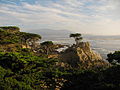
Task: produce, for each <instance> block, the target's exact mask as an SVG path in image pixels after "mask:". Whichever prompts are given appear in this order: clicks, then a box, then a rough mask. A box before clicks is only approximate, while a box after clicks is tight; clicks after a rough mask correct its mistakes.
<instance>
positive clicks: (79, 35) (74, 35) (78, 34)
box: [70, 33, 83, 45]
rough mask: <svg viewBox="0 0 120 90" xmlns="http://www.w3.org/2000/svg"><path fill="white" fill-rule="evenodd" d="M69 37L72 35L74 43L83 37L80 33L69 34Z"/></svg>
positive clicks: (77, 42)
mask: <svg viewBox="0 0 120 90" xmlns="http://www.w3.org/2000/svg"><path fill="white" fill-rule="evenodd" d="M70 37H73V38H74V39H75V42H76V45H78V44H79V43H80V42H81V40H82V39H83V37H82V36H81V34H80V33H75V34H70Z"/></svg>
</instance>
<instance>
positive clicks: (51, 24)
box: [0, 0, 120, 35]
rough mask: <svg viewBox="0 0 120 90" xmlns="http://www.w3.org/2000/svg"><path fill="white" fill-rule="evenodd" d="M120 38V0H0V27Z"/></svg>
mask: <svg viewBox="0 0 120 90" xmlns="http://www.w3.org/2000/svg"><path fill="white" fill-rule="evenodd" d="M3 25H17V26H19V27H21V28H22V29H23V30H25V31H26V30H29V29H33V30H34V29H38V30H39V29H53V30H71V31H74V32H80V33H88V34H100V35H120V0H0V26H3Z"/></svg>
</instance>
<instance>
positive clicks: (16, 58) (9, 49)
mask: <svg viewBox="0 0 120 90" xmlns="http://www.w3.org/2000/svg"><path fill="white" fill-rule="evenodd" d="M12 30H13V31H12ZM15 30H16V31H15ZM13 32H14V33H13ZM70 37H74V38H75V41H76V40H77V41H76V44H78V43H79V42H81V40H82V37H81V34H71V35H70ZM41 38H42V37H41V36H40V35H38V34H32V33H26V32H20V30H19V28H18V27H13V26H12V27H11V26H10V27H4V28H3V27H0V90H74V89H75V90H103V89H106V90H107V89H108V90H119V89H120V77H119V75H120V65H119V64H113V63H111V62H112V61H113V60H116V61H118V63H119V60H120V52H119V51H116V52H114V53H110V54H108V59H107V60H108V61H109V62H110V63H109V65H107V64H104V63H103V61H102V60H100V59H101V58H100V57H99V56H98V55H97V54H95V53H93V52H92V51H91V50H90V46H89V44H88V43H84V42H81V46H79V47H76V48H75V47H74V46H71V47H68V49H67V50H66V51H65V52H57V51H56V49H58V48H60V47H63V46H62V45H56V44H54V43H53V42H52V41H45V42H42V43H40V40H41ZM83 46H84V47H83ZM80 52H82V53H80ZM68 53H71V54H68ZM63 54H64V55H65V56H67V57H70V58H71V59H68V60H69V61H64V60H63V59H62V60H61V59H60V58H59V55H61V56H62V55H63ZM67 54H68V55H67ZM50 55H53V56H54V55H58V58H56V57H50V58H48V57H49V56H50ZM73 56H74V57H73ZM83 57H84V58H83ZM79 58H80V59H79ZM96 59H98V60H96ZM78 62H79V63H78ZM98 62H99V65H100V64H101V65H102V67H94V66H96V65H97V66H98V64H97V63H98ZM86 63H87V64H86ZM88 65H89V66H90V67H87V68H86V66H88ZM76 66H77V67H76Z"/></svg>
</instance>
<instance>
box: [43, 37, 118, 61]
mask: <svg viewBox="0 0 120 90" xmlns="http://www.w3.org/2000/svg"><path fill="white" fill-rule="evenodd" d="M83 38H84V39H83V41H84V42H87V41H88V42H89V43H90V45H91V48H92V50H94V51H96V52H98V53H99V54H101V56H102V57H103V58H104V59H106V58H107V54H108V53H113V52H114V51H118V50H120V36H97V35H96V36H95V35H83ZM47 40H48V41H53V42H54V43H58V44H65V45H72V44H73V43H75V42H74V39H73V38H69V37H65V36H59V35H54V36H52V35H50V36H49V35H48V36H44V38H43V39H42V41H47Z"/></svg>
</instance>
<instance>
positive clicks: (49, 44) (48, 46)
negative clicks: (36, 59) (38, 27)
mask: <svg viewBox="0 0 120 90" xmlns="http://www.w3.org/2000/svg"><path fill="white" fill-rule="evenodd" d="M41 45H42V46H43V47H44V50H45V52H46V54H47V55H48V54H49V53H50V49H51V47H52V46H53V42H52V41H45V42H43V43H41Z"/></svg>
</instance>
